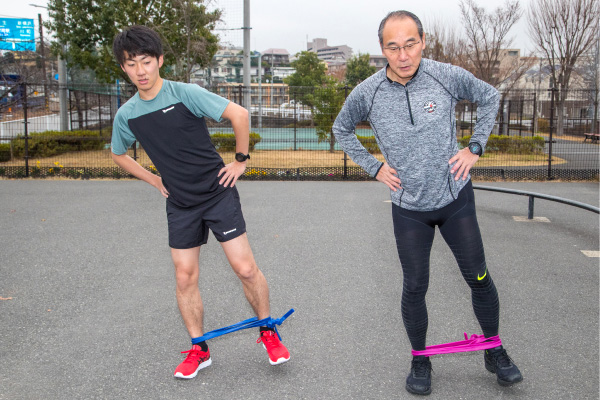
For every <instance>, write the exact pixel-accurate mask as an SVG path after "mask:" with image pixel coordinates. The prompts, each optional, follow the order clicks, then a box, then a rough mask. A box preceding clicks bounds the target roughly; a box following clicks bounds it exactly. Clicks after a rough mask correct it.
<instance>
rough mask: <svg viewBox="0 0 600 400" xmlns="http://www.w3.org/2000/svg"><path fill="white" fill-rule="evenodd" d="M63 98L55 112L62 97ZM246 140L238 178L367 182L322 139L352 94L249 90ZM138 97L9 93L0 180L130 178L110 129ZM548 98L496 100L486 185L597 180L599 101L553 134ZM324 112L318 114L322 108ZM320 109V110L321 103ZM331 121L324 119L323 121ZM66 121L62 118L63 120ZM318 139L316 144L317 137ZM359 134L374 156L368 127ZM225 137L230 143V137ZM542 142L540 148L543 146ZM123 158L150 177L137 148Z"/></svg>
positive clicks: (229, 90)
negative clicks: (248, 151)
mask: <svg viewBox="0 0 600 400" xmlns="http://www.w3.org/2000/svg"><path fill="white" fill-rule="evenodd" d="M61 89H62V90H65V89H66V92H67V96H66V102H65V103H66V104H63V107H62V112H61V105H60V101H59V98H60V90H61ZM211 90H212V91H213V92H215V93H218V94H219V95H221V96H223V97H227V98H229V99H230V100H232V101H234V102H236V103H241V99H242V97H243V93H244V90H245V89H244V87H242V86H232V85H229V86H225V85H224V86H217V87H214V88H211ZM249 90H250V93H251V102H252V106H251V110H250V111H251V121H252V125H251V126H252V129H251V130H252V132H253V133H256V134H257V135H258V137H256V139H255V143H254V144H253V148H252V158H251V159H250V160H249V161H248V166H247V169H246V173H245V175H244V176H243V178H242V179H279V180H342V179H347V180H367V179H371V178H370V177H369V176H368V175H367V174H366V173H365V172H364V171H363V170H362V169H361V168H360V167H358V166H357V165H356V164H354V163H353V162H352V160H350V159H349V157H348V156H347V155H346V154H345V153H344V152H343V151H342V150H341V149H340V147H339V145H338V144H337V143H335V141H334V140H331V137H330V135H329V136H328V135H327V133H328V129H329V126H328V124H327V123H328V121H329V124H330V123H331V122H332V121H333V120H334V119H335V116H336V114H337V110H338V109H339V107H340V106H341V103H342V102H343V100H344V98H345V97H346V96H347V95H348V93H349V92H350V91H351V88H348V87H346V88H341V89H337V93H334V94H333V95H332V94H331V93H329V95H325V93H324V92H323V91H324V90H326V89H320V88H288V87H283V86H281V85H279V86H272V85H271V86H269V85H268V84H263V85H260V86H259V85H257V84H253V85H252V87H251V88H250V89H249ZM134 93H135V88H133V87H131V86H127V85H119V86H116V85H108V86H97V85H87V86H72V85H71V86H69V87H68V88H60V87H59V86H58V85H56V84H53V85H51V84H46V85H42V84H29V83H27V84H25V83H20V84H15V85H12V86H11V87H10V88H8V89H5V90H4V91H3V93H2V92H0V177H8V178H21V177H28V176H32V177H51V176H62V177H72V178H103V177H112V178H121V177H127V176H128V174H127V173H126V172H125V171H123V170H121V169H120V168H118V167H116V165H114V163H113V162H112V159H111V157H110V136H111V131H112V122H113V118H114V115H115V113H116V111H117V110H118V108H119V107H120V106H121V104H123V103H124V102H125V101H126V100H127V99H128V98H130V97H131V96H132V95H133V94H134ZM551 94H552V92H551V91H548V90H543V91H534V90H521V91H519V90H514V91H511V92H507V93H502V100H501V104H500V108H499V112H498V116H497V118H496V124H495V126H494V130H493V135H497V136H493V137H492V138H491V139H490V142H489V143H488V147H487V151H486V154H485V155H484V156H483V157H482V158H481V159H480V160H479V161H478V163H477V165H476V168H474V169H473V170H472V174H473V176H474V177H481V178H484V179H511V180H520V179H536V180H544V179H564V180H590V179H592V180H596V179H598V175H599V163H598V161H599V154H600V153H599V150H600V146H599V144H598V137H599V135H598V133H599V130H598V123H597V122H596V123H595V126H594V121H595V119H594V118H595V117H594V115H597V108H598V104H597V102H594V95H595V93H594V92H592V91H587V90H579V91H571V92H569V95H568V96H567V101H566V103H565V105H564V112H565V119H564V131H563V132H562V134H557V132H556V125H557V116H556V114H557V113H556V111H557V110H556V104H555V102H554V100H553V97H552V96H551ZM327 101H329V102H330V103H331V104H326V105H327V106H328V107H323V102H327ZM319 102H320V103H319ZM327 112H329V114H327V115H324V113H327ZM61 114H62V116H61ZM476 120H477V107H476V105H475V104H471V103H468V102H461V103H459V104H458V106H457V108H456V121H457V122H456V124H457V140H458V141H459V144H461V145H464V144H465V143H467V142H468V136H469V135H471V134H472V132H473V127H474V125H475V122H476ZM207 123H208V126H209V131H210V132H211V134H213V135H214V134H219V133H221V134H225V137H222V135H217V136H215V140H213V142H214V143H215V146H216V148H217V150H218V151H219V153H220V154H221V155H222V156H223V159H224V160H225V162H229V161H231V160H233V157H234V148H235V146H234V144H233V142H232V140H233V137H232V135H233V130H232V128H231V125H230V124H229V122H228V121H224V122H222V123H216V122H214V121H207ZM318 132H321V133H322V137H321V139H319V137H318V135H317V133H318ZM356 134H357V135H358V136H360V137H361V138H360V139H361V141H362V142H363V144H364V145H365V147H367V148H368V149H369V151H371V152H372V153H373V155H374V156H375V157H377V158H378V159H380V160H382V161H383V157H382V155H381V154H380V153H379V152H378V148H377V145H376V143H375V140H374V137H373V132H372V130H371V128H370V126H369V125H368V123H366V122H365V123H362V124H359V126H358V127H357V129H356ZM227 135H230V137H229V138H228V137H227ZM540 137H541V139H540ZM129 155H130V156H131V157H133V158H134V159H136V160H137V161H138V162H139V163H140V164H141V165H142V166H144V167H145V168H147V169H148V170H150V171H152V172H156V169H155V168H154V166H153V164H152V161H151V160H150V159H149V158H148V156H147V155H146V153H145V151H144V149H143V147H142V146H140V144H139V143H135V144H134V146H132V148H131V149H130V150H129Z"/></svg>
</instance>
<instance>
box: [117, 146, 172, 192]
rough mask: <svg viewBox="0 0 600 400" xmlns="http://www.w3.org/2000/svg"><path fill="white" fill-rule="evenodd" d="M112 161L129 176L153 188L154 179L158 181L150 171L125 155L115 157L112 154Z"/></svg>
mask: <svg viewBox="0 0 600 400" xmlns="http://www.w3.org/2000/svg"><path fill="white" fill-rule="evenodd" d="M112 159H113V161H114V162H115V163H116V164H117V165H118V166H119V167H121V168H123V169H124V170H125V171H127V172H129V173H130V174H131V175H133V176H135V177H136V178H139V179H141V180H143V181H144V182H147V183H149V184H151V185H153V186H155V181H156V179H160V178H159V177H158V176H157V175H154V174H153V173H151V172H150V171H148V170H146V169H145V168H144V167H142V166H141V165H140V164H138V163H137V162H136V161H135V160H134V159H133V158H131V157H129V156H128V155H127V154H121V155H117V154H114V153H112Z"/></svg>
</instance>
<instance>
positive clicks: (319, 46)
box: [306, 38, 352, 63]
mask: <svg viewBox="0 0 600 400" xmlns="http://www.w3.org/2000/svg"><path fill="white" fill-rule="evenodd" d="M306 50H307V51H312V52H313V53H317V57H319V59H320V60H323V61H325V62H327V63H329V62H330V61H344V62H345V61H346V60H348V59H349V58H350V57H352V48H351V47H348V46H346V45H345V44H343V45H338V46H328V45H327V39H324V38H318V39H313V41H312V42H308V43H307V45H306Z"/></svg>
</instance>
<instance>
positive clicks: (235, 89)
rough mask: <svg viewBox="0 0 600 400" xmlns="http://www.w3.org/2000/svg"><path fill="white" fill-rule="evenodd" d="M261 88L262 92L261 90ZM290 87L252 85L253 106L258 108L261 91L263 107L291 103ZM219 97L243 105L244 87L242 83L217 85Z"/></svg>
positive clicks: (273, 84)
mask: <svg viewBox="0 0 600 400" xmlns="http://www.w3.org/2000/svg"><path fill="white" fill-rule="evenodd" d="M259 88H260V90H259ZM287 88H288V85H286V84H285V83H263V84H261V85H259V84H258V83H252V84H251V85H250V93H251V96H250V97H251V104H252V106H257V105H258V103H259V91H260V92H261V93H262V96H261V97H262V106H263V107H280V106H281V105H282V104H286V103H289V101H290V97H289V91H288V90H287ZM215 93H217V94H218V95H219V96H221V97H225V98H227V99H229V100H231V101H233V102H236V103H238V104H241V103H242V97H243V94H242V85H241V83H234V82H226V83H220V84H218V85H217V90H216V92H215Z"/></svg>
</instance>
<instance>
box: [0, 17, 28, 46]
mask: <svg viewBox="0 0 600 400" xmlns="http://www.w3.org/2000/svg"><path fill="white" fill-rule="evenodd" d="M0 50H12V51H35V27H34V25H33V19H26V18H0Z"/></svg>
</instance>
